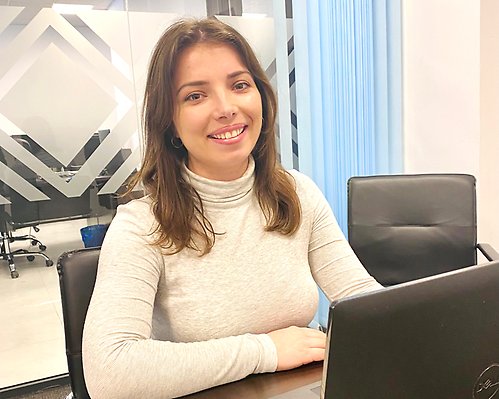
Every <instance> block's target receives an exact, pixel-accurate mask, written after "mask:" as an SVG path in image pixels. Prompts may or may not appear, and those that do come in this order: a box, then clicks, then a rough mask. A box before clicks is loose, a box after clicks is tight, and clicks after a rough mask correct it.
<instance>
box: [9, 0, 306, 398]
mask: <svg viewBox="0 0 499 399" xmlns="http://www.w3.org/2000/svg"><path fill="white" fill-rule="evenodd" d="M60 3H72V4H54V2H53V1H49V0H36V1H34V0H25V1H21V0H0V60H1V61H0V211H1V216H0V222H1V223H0V227H1V228H0V230H1V231H2V235H4V234H10V236H15V237H20V236H25V237H26V236H29V238H28V239H27V240H26V239H25V240H18V241H17V240H16V241H12V242H9V245H10V250H11V251H18V250H28V251H34V252H43V254H45V256H41V255H32V256H30V255H28V256H16V257H15V258H14V264H15V270H14V273H13V268H12V266H11V267H9V264H8V262H7V260H6V259H2V258H0V297H1V301H0V326H1V327H0V359H1V361H0V390H1V389H2V388H5V387H9V386H14V385H17V384H22V383H26V382H30V381H34V380H39V379H43V378H47V377H51V376H56V375H62V374H65V373H67V364H66V358H65V346H64V330H63V324H62V311H61V304H60V294H59V286H58V276H57V270H56V268H55V266H54V265H51V262H49V261H48V260H50V261H52V262H53V263H55V262H56V261H57V258H58V257H59V255H60V254H61V253H63V252H65V251H68V250H72V249H76V248H82V247H83V246H84V245H87V246H88V245H92V242H90V241H85V242H84V240H83V239H84V238H85V236H82V232H81V229H83V228H85V227H88V226H95V225H98V226H101V225H103V226H105V225H106V224H107V223H109V222H110V221H111V219H112V217H113V214H114V211H115V209H116V206H117V204H118V203H120V202H122V201H124V200H125V199H122V198H121V197H117V195H116V194H119V193H122V192H123V191H124V189H125V185H126V182H127V179H129V177H130V176H131V175H132V174H133V173H134V172H135V171H136V170H137V168H139V167H140V158H141V135H140V108H141V102H142V95H143V89H144V82H145V76H146V68H147V64H148V61H149V57H150V54H151V51H152V48H153V46H154V44H155V42H156V40H157V39H158V37H159V35H160V34H161V33H162V32H163V31H164V29H165V28H166V27H167V26H169V25H170V24H171V23H172V22H173V21H175V20H177V19H179V18H180V17H182V16H194V17H204V16H207V15H220V18H221V19H223V20H224V21H225V22H227V23H229V24H232V25H233V26H235V27H236V28H237V29H238V30H239V31H240V32H241V33H242V34H243V35H245V36H246V37H247V39H248V40H249V41H250V43H251V44H252V45H253V47H254V48H255V49H256V52H257V55H258V57H259V58H260V61H261V63H262V65H263V66H264V68H265V69H266V71H267V73H268V75H269V77H270V78H271V81H272V82H273V84H275V85H276V82H277V75H276V60H275V58H276V55H275V54H276V51H275V44H274V43H275V42H274V30H275V28H276V27H278V26H281V28H282V29H284V31H285V35H286V37H287V40H285V41H286V42H287V43H286V44H285V45H287V47H288V48H287V50H288V53H287V54H288V57H289V62H290V64H292V40H291V23H290V20H289V17H290V15H289V10H290V4H289V3H288V4H285V2H284V0H283V1H282V2H279V1H274V3H272V2H268V1H265V0H261V1H256V0H254V1H240V0H239V1H236V0H231V1H229V0H226V1H218V0H217V1H212V0H206V1H205V0H202V1H201V0H192V1H180V0H177V1H172V0H155V1H152V0H128V1H126V0H78V1H75V0H66V1H64V0H61V1H60ZM75 3H78V4H75ZM276 4H277V5H279V6H281V5H282V7H283V8H284V7H286V6H287V10H288V19H287V20H283V21H280V22H279V25H278V24H277V23H276V21H274V19H273V6H276ZM290 46H291V47H290ZM286 61H287V60H286ZM290 69H292V66H291V68H290ZM291 75H292V74H290V75H289V76H288V71H286V73H284V74H283V76H282V78H283V79H284V80H285V81H286V82H288V81H289V83H290V84H291V86H292V84H293V82H294V78H293V79H291ZM290 93H291V94H290V95H288V98H284V99H283V98H282V97H281V98H280V101H285V102H287V103H291V109H293V104H294V99H293V94H292V90H291V91H290ZM291 114H293V112H291ZM287 117H288V119H290V118H289V115H287ZM295 119H296V118H295ZM291 133H292V134H291ZM281 136H282V135H281ZM288 136H289V137H290V138H291V136H293V140H292V143H289V148H291V147H292V148H293V152H294V154H291V155H290V157H291V158H293V157H294V158H295V162H296V156H297V147H296V138H295V136H296V129H295V126H294V125H293V126H292V132H286V137H288ZM281 140H282V137H281ZM291 144H292V145H291ZM286 148H287V147H286ZM295 166H296V165H295ZM139 194H140V193H139ZM2 226H3V227H2ZM4 230H5V231H4ZM7 231H8V232H7ZM94 238H95V237H94ZM87 239H88V237H87ZM4 246H5V245H4ZM3 251H4V252H5V251H7V249H6V248H3ZM2 256H4V254H3V253H2ZM4 257H5V256H4Z"/></svg>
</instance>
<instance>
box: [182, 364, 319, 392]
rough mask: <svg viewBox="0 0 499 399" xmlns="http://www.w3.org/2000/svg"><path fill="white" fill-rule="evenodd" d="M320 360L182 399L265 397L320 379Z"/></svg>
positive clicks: (255, 376)
mask: <svg viewBox="0 0 499 399" xmlns="http://www.w3.org/2000/svg"><path fill="white" fill-rule="evenodd" d="M321 378H322V362H317V363H312V364H308V365H306V366H302V367H300V368H297V369H293V370H289V371H280V372H277V373H268V374H253V375H250V376H248V377H246V378H244V379H243V380H240V381H236V382H232V383H230V384H225V385H221V386H218V387H214V388H210V389H207V390H205V391H201V392H197V393H194V394H192V395H188V396H183V398H184V399H220V398H224V399H232V398H234V399H236V398H238V399H265V398H271V397H273V396H276V395H281V394H284V393H286V392H289V391H292V390H294V389H297V388H300V387H303V386H305V385H309V384H312V383H314V382H317V381H320V380H321Z"/></svg>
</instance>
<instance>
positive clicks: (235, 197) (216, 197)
mask: <svg viewBox="0 0 499 399" xmlns="http://www.w3.org/2000/svg"><path fill="white" fill-rule="evenodd" d="M184 177H185V178H186V180H187V181H188V182H189V183H190V184H191V185H192V187H194V189H195V190H196V191H197V192H198V194H199V196H200V197H201V200H202V201H203V203H205V204H207V203H213V204H227V203H231V202H236V201H239V200H240V199H242V198H245V197H249V195H248V194H249V193H250V192H251V190H252V188H253V183H254V181H255V161H254V160H253V157H251V156H250V158H249V162H248V168H247V169H246V172H244V174H243V175H242V176H241V177H239V178H238V179H236V180H231V181H219V180H211V179H207V178H206V177H202V176H199V175H197V174H195V173H194V172H192V171H190V170H189V169H188V168H187V167H186V166H185V165H184Z"/></svg>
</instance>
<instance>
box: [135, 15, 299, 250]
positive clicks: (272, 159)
mask: <svg viewBox="0 0 499 399" xmlns="http://www.w3.org/2000/svg"><path fill="white" fill-rule="evenodd" d="M203 42H212V43H217V44H226V45H229V46H231V47H232V48H233V49H234V50H235V51H236V52H237V53H238V55H239V56H240V58H241V60H242V62H243V64H244V65H245V66H246V67H247V68H248V70H249V72H250V74H251V75H252V77H253V79H254V81H255V83H256V86H257V88H258V91H259V92H260V95H261V98H262V110H263V124H262V131H261V133H260V136H259V138H258V141H257V143H256V145H255V147H254V148H253V150H252V156H253V158H254V160H255V183H254V190H255V194H256V196H257V198H258V203H259V205H260V208H261V209H262V212H263V214H264V216H265V220H266V226H265V229H266V230H267V231H278V232H280V233H282V234H285V235H291V234H293V233H294V232H295V231H296V230H297V229H298V226H299V224H300V220H301V208H300V201H299V199H298V195H297V194H296V190H295V186H294V180H293V178H292V177H291V175H290V174H289V173H288V172H286V171H285V170H284V169H283V168H282V166H281V165H280V164H279V162H278V160H277V151H276V138H275V119H276V110H277V99H276V96H275V94H274V91H273V89H272V86H271V85H270V82H269V80H268V79H267V76H266V75H265V72H264V71H263V69H262V67H261V66H260V64H259V62H258V60H257V58H256V56H255V54H254V52H253V50H252V49H251V47H250V45H249V44H248V43H247V41H246V40H245V39H244V37H243V36H242V35H241V34H240V33H238V32H237V31H236V30H235V29H234V28H232V27H231V26H229V25H227V24H225V23H223V22H221V21H219V20H217V19H215V18H206V19H201V20H194V19H189V20H181V21H178V22H176V23H174V24H173V25H171V26H170V27H169V28H168V29H167V30H166V31H165V32H164V33H163V35H162V36H161V38H160V39H159V41H158V43H157V44H156V47H155V49H154V51H153V54H152V57H151V61H150V65H149V71H148V76H147V82H146V88H145V95H144V104H143V109H142V124H143V132H144V136H145V137H144V139H145V152H144V156H143V162H142V168H141V169H140V171H139V172H138V173H137V174H136V175H135V176H134V178H133V179H132V181H131V186H130V187H129V191H131V190H132V189H133V188H134V187H135V186H136V185H138V184H139V183H142V185H143V186H144V188H145V191H146V194H148V195H149V196H150V198H151V199H152V204H153V205H152V206H153V213H154V216H155V218H156V221H157V226H156V228H155V230H154V231H153V234H157V235H156V239H155V241H154V244H155V245H159V246H160V247H161V248H162V249H163V250H165V251H166V252H167V253H170V254H174V253H177V252H180V251H181V250H183V249H184V248H191V249H193V250H196V251H199V252H200V254H201V255H204V254H206V253H208V252H210V250H211V248H212V247H213V245H214V243H215V238H216V235H217V233H216V232H215V231H214V229H213V226H212V225H211V223H210V221H209V220H208V219H207V217H206V215H205V212H204V209H203V203H202V201H201V198H200V196H199V194H198V193H197V192H196V190H195V189H194V188H193V187H192V186H191V185H190V184H189V182H188V181H187V180H186V179H185V178H184V176H183V174H182V168H183V167H184V166H183V165H184V163H185V162H186V159H187V155H188V154H187V151H186V149H185V147H182V148H176V147H174V146H173V143H172V141H171V140H172V138H173V137H174V135H175V126H174V123H173V115H174V95H173V93H174V83H173V77H174V72H175V68H176V65H177V62H178V60H179V56H180V54H181V53H182V51H184V50H185V49H187V48H189V47H190V46H192V45H194V44H197V43H203Z"/></svg>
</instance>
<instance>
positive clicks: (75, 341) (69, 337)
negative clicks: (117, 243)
mask: <svg viewBox="0 0 499 399" xmlns="http://www.w3.org/2000/svg"><path fill="white" fill-rule="evenodd" d="M99 255H100V247H94V248H85V249H78V250H75V251H70V252H66V253H64V254H62V255H61V256H60V257H59V260H58V262H57V271H58V273H59V286H60V288H61V299H62V315H63V319H64V333H65V337H66V357H67V360H68V369H69V378H70V380H71V390H72V396H68V398H70V397H72V398H75V399H88V398H90V396H89V395H88V391H87V387H86V385H85V378H84V376H83V364H82V354H81V343H82V335H83V325H84V323H85V317H86V315H87V308H88V305H89V303H90V298H91V297H92V292H93V290H94V284H95V278H96V275H97V264H98V262H99Z"/></svg>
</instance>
